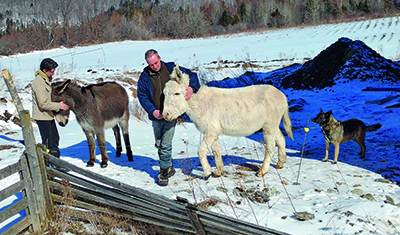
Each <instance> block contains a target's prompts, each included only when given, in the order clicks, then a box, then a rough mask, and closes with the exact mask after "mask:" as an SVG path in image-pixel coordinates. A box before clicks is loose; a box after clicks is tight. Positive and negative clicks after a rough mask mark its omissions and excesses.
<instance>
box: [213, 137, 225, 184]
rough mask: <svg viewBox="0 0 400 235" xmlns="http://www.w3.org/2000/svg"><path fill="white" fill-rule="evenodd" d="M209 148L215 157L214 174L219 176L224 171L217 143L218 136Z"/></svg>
mask: <svg viewBox="0 0 400 235" xmlns="http://www.w3.org/2000/svg"><path fill="white" fill-rule="evenodd" d="M211 148H212V153H213V155H214V159H215V165H216V166H217V169H216V170H215V172H214V176H215V177H220V176H221V175H222V172H223V171H224V162H223V161H222V153H221V146H220V144H219V139H218V137H217V139H216V140H215V141H214V143H213V144H212V146H211Z"/></svg>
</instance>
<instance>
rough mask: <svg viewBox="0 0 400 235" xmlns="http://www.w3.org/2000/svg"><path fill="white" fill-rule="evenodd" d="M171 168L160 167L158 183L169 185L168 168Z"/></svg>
mask: <svg viewBox="0 0 400 235" xmlns="http://www.w3.org/2000/svg"><path fill="white" fill-rule="evenodd" d="M169 169H170V167H169V168H166V169H163V168H160V172H159V173H158V175H157V183H158V185H159V186H167V185H168V170H169Z"/></svg>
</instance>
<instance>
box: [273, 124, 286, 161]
mask: <svg viewBox="0 0 400 235" xmlns="http://www.w3.org/2000/svg"><path fill="white" fill-rule="evenodd" d="M275 135H276V145H278V164H277V166H276V169H282V168H283V164H285V162H286V141H285V137H284V136H283V134H282V132H281V131H280V130H279V128H278V129H277V130H276V132H275Z"/></svg>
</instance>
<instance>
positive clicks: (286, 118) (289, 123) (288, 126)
mask: <svg viewBox="0 0 400 235" xmlns="http://www.w3.org/2000/svg"><path fill="white" fill-rule="evenodd" d="M282 119H283V128H285V131H286V133H287V134H288V136H289V137H290V138H291V139H292V140H294V138H293V132H292V121H291V120H290V117H289V109H286V111H285V113H283V117H282Z"/></svg>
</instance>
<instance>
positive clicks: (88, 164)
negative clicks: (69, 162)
mask: <svg viewBox="0 0 400 235" xmlns="http://www.w3.org/2000/svg"><path fill="white" fill-rule="evenodd" d="M93 166H94V163H93V162H88V163H87V164H86V167H93Z"/></svg>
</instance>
